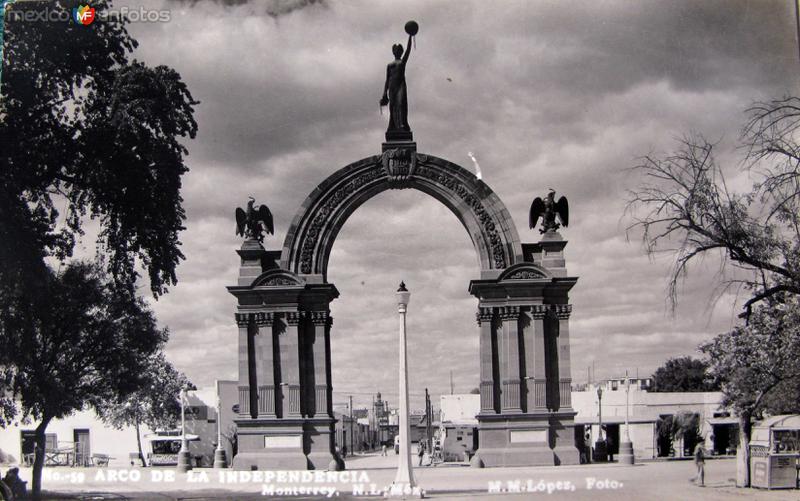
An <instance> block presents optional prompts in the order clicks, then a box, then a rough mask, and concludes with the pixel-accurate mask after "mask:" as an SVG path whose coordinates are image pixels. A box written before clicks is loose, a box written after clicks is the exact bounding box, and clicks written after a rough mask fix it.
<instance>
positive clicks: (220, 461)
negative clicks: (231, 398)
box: [214, 380, 228, 469]
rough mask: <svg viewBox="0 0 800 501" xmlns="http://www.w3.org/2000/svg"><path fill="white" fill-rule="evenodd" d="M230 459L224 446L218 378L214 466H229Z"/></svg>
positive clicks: (216, 467)
mask: <svg viewBox="0 0 800 501" xmlns="http://www.w3.org/2000/svg"><path fill="white" fill-rule="evenodd" d="M227 467H228V460H227V458H226V457H225V449H224V448H223V447H222V393H221V392H220V386H219V380H217V450H215V451H214V468H215V469H218V468H227Z"/></svg>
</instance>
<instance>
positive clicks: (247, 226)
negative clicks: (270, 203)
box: [236, 197, 275, 243]
mask: <svg viewBox="0 0 800 501" xmlns="http://www.w3.org/2000/svg"><path fill="white" fill-rule="evenodd" d="M248 198H249V199H250V201H248V202H247V210H246V211H245V210H243V209H242V208H241V207H237V208H236V234H237V235H239V236H243V237H245V238H252V239H253V240H258V241H259V243H260V242H263V241H264V231H266V232H267V234H269V235H272V234H273V233H275V228H274V227H273V226H272V213H271V212H270V211H269V208H267V206H266V205H262V206H261V207H259V208H258V209H256V208H255V207H253V206H254V204H255V203H256V199H255V198H253V197H248ZM262 223H263V226H262Z"/></svg>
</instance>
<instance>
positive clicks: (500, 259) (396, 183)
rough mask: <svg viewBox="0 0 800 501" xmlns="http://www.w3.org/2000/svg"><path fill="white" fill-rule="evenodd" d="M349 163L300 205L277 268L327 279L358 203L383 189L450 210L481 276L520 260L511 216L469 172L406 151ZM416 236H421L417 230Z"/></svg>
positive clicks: (518, 246) (441, 160)
mask: <svg viewBox="0 0 800 501" xmlns="http://www.w3.org/2000/svg"><path fill="white" fill-rule="evenodd" d="M400 151H401V152H403V153H405V152H408V153H405V154H397V153H398V150H388V151H386V152H384V154H383V155H376V156H372V157H368V158H365V159H362V160H359V161H357V162H354V163H352V164H350V165H348V166H346V167H344V168H342V169H340V170H339V171H337V172H336V173H334V174H333V175H331V176H330V177H329V178H328V179H326V180H325V181H323V182H322V183H321V184H320V185H319V186H317V188H316V189H315V190H314V191H312V192H311V194H310V195H309V196H308V198H306V200H305V201H304V202H303V205H302V206H301V207H300V210H299V211H298V214H297V216H295V219H294V220H293V221H292V224H291V226H290V228H289V231H288V232H287V235H286V240H285V241H284V245H283V250H282V254H281V268H283V269H285V270H288V271H291V272H294V273H297V274H301V275H320V276H322V278H323V280H327V268H328V258H329V257H330V252H331V249H332V247H333V243H334V241H335V239H336V235H337V234H338V233H339V230H340V229H341V228H342V226H343V225H344V223H345V221H346V220H347V218H348V217H349V216H350V214H352V213H353V211H355V210H356V209H357V208H358V207H359V206H360V205H361V204H363V203H364V202H366V201H367V200H369V199H370V198H372V197H373V196H375V195H377V194H378V193H380V192H382V191H385V190H387V189H398V188H414V189H417V190H420V191H422V192H424V193H427V194H428V195H430V196H432V197H434V198H436V199H437V200H439V201H440V202H442V203H443V204H444V205H445V206H446V207H447V208H449V209H450V210H451V211H452V212H453V213H454V214H455V215H456V217H457V218H458V219H459V221H461V224H462V225H463V226H464V228H466V230H467V232H468V233H469V236H470V239H471V240H472V243H473V245H474V247H475V250H476V252H477V254H478V259H479V262H480V267H481V270H482V271H484V272H485V271H490V270H497V271H498V272H499V271H500V270H503V269H505V268H507V267H509V266H511V265H513V264H515V263H518V262H521V261H523V257H522V246H521V244H520V240H519V235H518V233H517V229H516V227H515V226H514V222H513V220H512V219H511V215H510V214H509V212H508V210H507V209H506V207H505V205H504V204H503V202H502V201H501V200H500V198H499V197H498V196H497V195H496V194H495V193H494V192H493V191H492V189H491V188H489V186H488V185H487V184H486V183H484V182H483V181H481V180H480V179H478V178H477V177H475V175H474V174H472V173H471V172H469V171H468V170H466V169H464V168H462V167H460V166H458V165H456V164H454V163H451V162H448V161H446V160H443V159H441V158H437V157H434V156H431V155H423V154H418V153H416V152H413V151H409V150H400ZM420 231H423V232H424V231H425V228H424V227H420Z"/></svg>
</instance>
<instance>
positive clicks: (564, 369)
mask: <svg viewBox="0 0 800 501" xmlns="http://www.w3.org/2000/svg"><path fill="white" fill-rule="evenodd" d="M553 309H554V312H555V314H556V317H557V318H558V397H559V398H558V403H559V408H561V409H567V410H571V409H572V372H571V367H570V356H569V316H570V315H571V314H572V305H571V304H557V305H553Z"/></svg>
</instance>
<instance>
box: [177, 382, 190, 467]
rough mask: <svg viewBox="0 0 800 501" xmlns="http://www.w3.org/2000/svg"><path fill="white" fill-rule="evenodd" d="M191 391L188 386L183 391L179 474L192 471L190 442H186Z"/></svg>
mask: <svg viewBox="0 0 800 501" xmlns="http://www.w3.org/2000/svg"><path fill="white" fill-rule="evenodd" d="M189 389H190V388H189V387H188V386H186V387H184V388H182V389H181V450H180V452H178V466H177V467H176V469H177V470H178V472H179V473H186V472H187V471H189V470H191V469H192V456H191V454H190V453H189V441H188V440H186V399H187V393H188V392H189Z"/></svg>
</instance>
